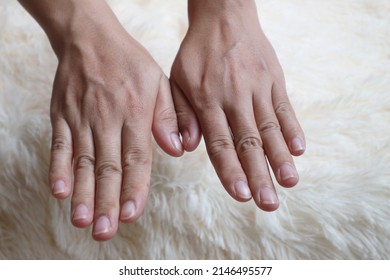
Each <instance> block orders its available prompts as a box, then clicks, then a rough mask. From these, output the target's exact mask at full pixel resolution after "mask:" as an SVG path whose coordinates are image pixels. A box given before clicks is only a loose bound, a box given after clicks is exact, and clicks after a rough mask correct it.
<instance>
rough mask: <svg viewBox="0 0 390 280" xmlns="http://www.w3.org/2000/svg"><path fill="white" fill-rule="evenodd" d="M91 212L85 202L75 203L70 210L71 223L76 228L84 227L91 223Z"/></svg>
mask: <svg viewBox="0 0 390 280" xmlns="http://www.w3.org/2000/svg"><path fill="white" fill-rule="evenodd" d="M92 220H93V212H92V211H90V209H89V208H88V206H86V205H85V204H79V205H77V206H76V207H75V208H74V209H73V211H72V219H71V221H72V224H73V225H74V226H75V227H78V228H85V227H87V226H89V225H90V224H91V223H92Z"/></svg>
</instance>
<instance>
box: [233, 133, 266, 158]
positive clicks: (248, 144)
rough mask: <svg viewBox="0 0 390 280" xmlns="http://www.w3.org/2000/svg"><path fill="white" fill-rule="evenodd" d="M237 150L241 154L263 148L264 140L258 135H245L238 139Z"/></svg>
mask: <svg viewBox="0 0 390 280" xmlns="http://www.w3.org/2000/svg"><path fill="white" fill-rule="evenodd" d="M236 150H237V152H238V153H239V154H244V153H247V152H252V151H253V150H263V142H262V141H261V139H260V138H259V137H257V136H250V135H249V136H245V137H243V138H241V139H239V140H238V141H237V144H236Z"/></svg>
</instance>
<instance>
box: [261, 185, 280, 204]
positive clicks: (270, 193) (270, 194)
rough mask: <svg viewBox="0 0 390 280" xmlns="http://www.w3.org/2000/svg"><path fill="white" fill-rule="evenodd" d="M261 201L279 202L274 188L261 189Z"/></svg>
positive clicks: (265, 202) (264, 202) (268, 202)
mask: <svg viewBox="0 0 390 280" xmlns="http://www.w3.org/2000/svg"><path fill="white" fill-rule="evenodd" d="M260 203H261V204H263V205H269V204H277V203H278V198H277V196H276V194H275V192H274V190H273V189H272V188H263V189H262V190H261V191H260Z"/></svg>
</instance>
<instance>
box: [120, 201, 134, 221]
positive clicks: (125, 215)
mask: <svg viewBox="0 0 390 280" xmlns="http://www.w3.org/2000/svg"><path fill="white" fill-rule="evenodd" d="M134 215H135V203H134V201H127V202H125V203H124V204H123V206H122V211H121V220H129V219H131V218H133V217H134Z"/></svg>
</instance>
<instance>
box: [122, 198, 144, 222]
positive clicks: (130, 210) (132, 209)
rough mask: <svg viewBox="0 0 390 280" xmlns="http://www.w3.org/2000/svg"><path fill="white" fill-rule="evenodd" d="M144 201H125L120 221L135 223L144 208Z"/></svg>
mask: <svg viewBox="0 0 390 280" xmlns="http://www.w3.org/2000/svg"><path fill="white" fill-rule="evenodd" d="M144 206H145V205H144V203H140V202H136V201H134V200H128V201H126V202H125V203H123V205H122V207H121V213H120V221H121V222H122V223H126V224H128V223H133V222H135V221H136V220H138V219H139V217H140V216H141V214H142V211H143V209H144Z"/></svg>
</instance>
